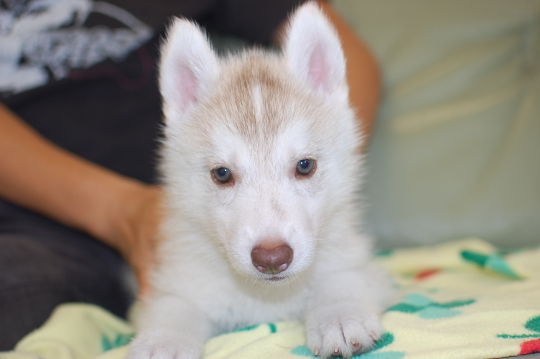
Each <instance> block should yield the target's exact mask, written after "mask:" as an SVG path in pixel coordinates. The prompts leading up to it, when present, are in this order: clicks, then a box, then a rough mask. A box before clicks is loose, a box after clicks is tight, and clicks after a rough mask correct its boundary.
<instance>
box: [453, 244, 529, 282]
mask: <svg viewBox="0 0 540 359" xmlns="http://www.w3.org/2000/svg"><path fill="white" fill-rule="evenodd" d="M461 258H463V259H464V260H465V261H468V262H472V263H475V264H477V265H479V266H480V267H482V268H485V269H488V270H491V271H493V272H495V273H498V274H502V275H504V276H506V277H509V278H512V279H521V277H520V276H519V275H518V274H517V273H516V272H515V271H514V270H513V269H512V268H511V267H510V265H508V263H506V261H505V260H504V258H503V257H501V256H500V255H497V254H494V255H485V254H482V253H478V252H473V251H462V252H461Z"/></svg>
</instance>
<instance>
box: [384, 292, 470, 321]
mask: <svg viewBox="0 0 540 359" xmlns="http://www.w3.org/2000/svg"><path fill="white" fill-rule="evenodd" d="M475 302H476V300H474V299H467V300H454V301H451V302H445V303H438V302H435V301H433V300H431V299H430V298H428V297H426V296H424V295H422V294H416V293H414V294H409V295H408V296H406V297H405V298H404V299H403V301H402V302H401V303H398V304H396V305H393V306H392V307H390V308H388V309H387V310H386V311H387V312H401V313H408V314H418V316H419V317H420V318H422V319H440V318H450V317H455V316H456V315H459V314H461V311H459V310H454V309H451V308H455V307H462V306H465V305H470V304H473V303H475Z"/></svg>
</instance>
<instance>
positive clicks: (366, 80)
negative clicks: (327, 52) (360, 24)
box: [319, 1, 381, 147]
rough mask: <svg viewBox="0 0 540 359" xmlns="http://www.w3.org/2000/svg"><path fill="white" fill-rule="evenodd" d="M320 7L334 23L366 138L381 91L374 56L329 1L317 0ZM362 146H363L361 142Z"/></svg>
mask: <svg viewBox="0 0 540 359" xmlns="http://www.w3.org/2000/svg"><path fill="white" fill-rule="evenodd" d="M319 4H320V7H321V9H322V10H323V11H324V13H325V14H326V16H328V18H329V19H330V22H331V23H332V25H334V27H335V29H336V31H337V33H338V35H339V38H340V40H341V45H342V47H343V52H344V53H345V58H346V59H347V82H348V84H349V98H350V101H351V105H352V107H353V108H354V109H355V111H356V116H357V118H358V119H359V120H360V122H361V126H362V129H363V131H364V134H365V135H366V139H369V135H370V134H371V132H372V130H373V124H374V121H375V116H376V114H377V107H378V105H379V100H380V93H381V76H380V72H379V67H378V65H377V62H376V61H375V59H374V57H373V55H372V54H371V52H370V50H369V49H368V48H367V46H366V45H365V44H364V43H363V42H362V40H361V39H360V38H359V37H358V36H356V34H355V33H354V31H353V30H352V29H351V28H350V27H349V25H348V24H347V23H346V22H345V20H344V19H343V18H342V17H341V16H340V15H339V14H338V12H337V11H336V10H335V9H334V7H333V6H332V4H331V3H330V2H328V1H319ZM364 147H365V145H364Z"/></svg>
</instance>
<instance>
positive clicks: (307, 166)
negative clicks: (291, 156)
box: [296, 158, 315, 176]
mask: <svg viewBox="0 0 540 359" xmlns="http://www.w3.org/2000/svg"><path fill="white" fill-rule="evenodd" d="M314 170H315V160H309V159H307V158H306V159H303V160H300V161H298V163H297V164H296V173H297V174H298V175H300V176H309V175H310V174H312V173H313V171H314Z"/></svg>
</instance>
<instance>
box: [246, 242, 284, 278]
mask: <svg viewBox="0 0 540 359" xmlns="http://www.w3.org/2000/svg"><path fill="white" fill-rule="evenodd" d="M292 259H293V250H292V248H291V247H289V245H288V244H286V243H283V242H263V243H261V244H259V245H257V246H255V247H254V248H253V250H252V251H251V262H252V263H253V265H254V266H255V268H257V270H258V271H259V272H261V273H267V274H277V273H281V272H283V271H284V270H286V269H287V268H289V265H290V264H291V262H292Z"/></svg>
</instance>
